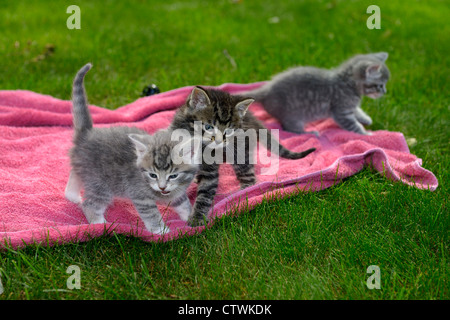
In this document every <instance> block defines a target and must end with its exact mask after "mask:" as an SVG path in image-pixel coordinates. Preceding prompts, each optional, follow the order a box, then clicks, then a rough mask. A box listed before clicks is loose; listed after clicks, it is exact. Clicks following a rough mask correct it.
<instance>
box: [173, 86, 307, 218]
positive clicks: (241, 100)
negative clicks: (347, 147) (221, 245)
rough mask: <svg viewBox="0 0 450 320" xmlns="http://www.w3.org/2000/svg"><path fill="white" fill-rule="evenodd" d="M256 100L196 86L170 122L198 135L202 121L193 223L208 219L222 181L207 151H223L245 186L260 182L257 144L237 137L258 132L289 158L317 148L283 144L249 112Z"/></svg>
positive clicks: (266, 142) (259, 136)
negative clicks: (256, 168)
mask: <svg viewBox="0 0 450 320" xmlns="http://www.w3.org/2000/svg"><path fill="white" fill-rule="evenodd" d="M253 101H254V100H253V99H249V98H246V97H243V96H234V95H230V94H229V93H227V92H224V91H220V90H213V89H204V88H202V87H195V88H194V89H193V90H192V92H191V94H190V96H189V97H188V98H187V100H186V103H185V104H184V105H183V106H181V107H180V108H179V109H178V111H177V112H176V114H175V117H174V119H173V121H172V123H171V125H170V129H171V130H177V129H180V130H182V129H184V130H186V131H188V132H189V133H190V134H191V135H193V134H196V129H195V126H196V123H200V124H201V129H200V133H201V135H202V151H203V152H202V153H203V155H204V157H203V158H202V163H201V167H200V170H199V172H198V174H197V182H198V183H199V185H198V188H197V198H196V200H195V203H194V208H193V213H192V216H191V217H190V218H189V221H188V222H189V224H190V225H192V226H195V225H199V224H202V223H204V221H205V220H206V218H207V214H208V211H209V209H210V208H211V206H212V203H213V201H214V197H215V195H216V190H217V187H218V183H219V165H220V163H217V162H212V163H208V162H207V161H205V154H207V153H208V152H209V151H210V150H212V151H211V152H212V153H218V152H223V160H224V162H229V161H232V167H233V169H234V172H235V173H236V177H237V179H238V180H239V182H240V185H241V188H242V189H243V188H246V187H248V186H251V185H253V184H255V183H256V177H255V172H254V166H253V164H252V163H251V159H252V153H253V150H254V148H255V147H256V145H254V144H253V145H252V143H251V142H248V143H247V142H246V143H245V145H244V144H240V143H231V142H232V141H233V139H235V140H234V141H236V140H239V141H241V142H242V141H244V139H247V137H246V136H245V134H246V133H249V132H250V133H252V132H254V134H255V140H256V139H257V140H259V141H261V142H264V143H265V144H266V148H267V149H268V150H271V151H273V152H275V153H277V154H278V155H280V156H281V157H283V158H287V159H300V158H303V157H306V156H307V155H308V154H310V153H311V152H313V151H314V150H315V148H311V149H308V150H305V151H303V152H292V151H290V150H288V149H286V148H285V147H284V146H282V145H281V144H280V143H279V142H278V140H277V139H275V138H274V137H273V136H272V135H271V134H270V131H269V130H267V129H266V128H265V127H264V126H263V125H262V123H261V122H260V121H259V120H257V119H256V118H255V117H254V116H253V114H252V113H251V112H250V111H248V107H249V106H250V104H251V103H252V102H253ZM261 135H264V137H262V136H261ZM261 138H263V139H261ZM248 140H250V139H248ZM234 141H233V142H234ZM230 149H231V150H230ZM229 153H231V154H232V156H233V158H232V159H228V154H229ZM219 154H220V153H219ZM230 158H231V156H230ZM227 160H228V161H227ZM222 163H223V162H222Z"/></svg>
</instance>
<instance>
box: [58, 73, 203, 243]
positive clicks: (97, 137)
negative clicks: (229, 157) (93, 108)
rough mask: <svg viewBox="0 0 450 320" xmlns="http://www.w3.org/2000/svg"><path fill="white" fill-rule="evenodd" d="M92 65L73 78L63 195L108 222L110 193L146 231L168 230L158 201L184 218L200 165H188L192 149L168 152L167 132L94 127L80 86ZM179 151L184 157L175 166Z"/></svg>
mask: <svg viewBox="0 0 450 320" xmlns="http://www.w3.org/2000/svg"><path fill="white" fill-rule="evenodd" d="M91 66H92V65H91V64H87V65H85V66H84V67H83V68H82V69H80V71H79V72H78V73H77V75H76V77H75V80H74V83H73V116H74V120H73V122H74V127H75V135H74V140H73V143H74V147H73V148H72V149H71V151H70V159H71V166H72V169H71V172H70V177H69V181H68V183H67V186H66V190H65V195H66V198H67V199H68V200H70V201H72V202H74V203H81V202H82V204H81V207H82V209H83V213H84V214H85V216H86V219H87V220H88V222H89V223H105V222H106V220H105V218H104V213H105V210H106V208H107V207H108V205H109V204H110V203H111V202H112V200H113V197H115V196H117V197H126V198H129V199H131V201H132V202H133V204H134V206H135V207H136V210H137V211H138V213H139V215H140V217H141V218H142V220H143V222H144V225H145V227H146V228H147V229H148V230H149V231H150V232H153V233H156V234H163V233H166V232H168V231H169V229H168V228H167V226H166V225H165V224H164V222H163V220H162V217H161V214H160V212H159V210H158V208H157V206H156V202H161V203H164V204H169V205H171V206H172V207H173V208H174V210H175V211H176V212H177V213H178V214H179V216H180V218H181V219H182V220H184V221H186V220H187V219H188V216H189V214H190V212H191V204H190V202H189V199H188V196H187V194H186V189H187V187H188V186H189V184H190V183H191V182H192V180H193V178H194V176H195V173H196V172H197V170H198V165H194V164H191V163H193V161H191V160H192V158H191V157H192V153H191V152H187V153H186V152H185V153H184V154H181V155H180V154H178V155H177V154H172V150H173V149H174V147H175V146H176V145H177V144H178V142H175V141H172V140H171V131H168V130H163V131H158V132H156V133H155V134H154V135H149V134H147V133H146V132H145V131H142V130H140V129H138V128H134V127H110V128H93V123H92V118H91V115H90V113H89V109H88V104H87V98H86V94H85V89H84V85H83V79H84V76H85V75H86V73H87V72H88V71H89V69H90V68H91ZM185 149H186V148H185ZM188 150H189V151H190V149H188ZM177 156H178V157H182V158H183V159H181V160H182V161H178V163H180V164H178V165H176V164H174V160H176V157H177ZM186 158H187V159H186ZM178 160H180V159H178ZM82 188H84V200H83V201H82V198H81V195H80V192H81V189H82Z"/></svg>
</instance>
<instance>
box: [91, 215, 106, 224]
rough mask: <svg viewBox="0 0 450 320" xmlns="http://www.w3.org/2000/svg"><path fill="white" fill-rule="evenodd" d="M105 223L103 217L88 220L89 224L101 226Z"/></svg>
mask: <svg viewBox="0 0 450 320" xmlns="http://www.w3.org/2000/svg"><path fill="white" fill-rule="evenodd" d="M103 223H106V219H105V217H95V218H92V219H90V221H89V224H103Z"/></svg>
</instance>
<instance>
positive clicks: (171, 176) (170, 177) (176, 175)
mask: <svg viewBox="0 0 450 320" xmlns="http://www.w3.org/2000/svg"><path fill="white" fill-rule="evenodd" d="M176 178H178V173H175V174H171V175H170V176H169V179H171V180H173V179H176Z"/></svg>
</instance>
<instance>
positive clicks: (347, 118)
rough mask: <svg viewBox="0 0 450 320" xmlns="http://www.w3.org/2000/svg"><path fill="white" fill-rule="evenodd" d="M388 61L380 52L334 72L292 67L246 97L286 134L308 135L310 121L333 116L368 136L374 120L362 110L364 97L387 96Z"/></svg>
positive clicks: (341, 123) (348, 63)
mask: <svg viewBox="0 0 450 320" xmlns="http://www.w3.org/2000/svg"><path fill="white" fill-rule="evenodd" d="M387 58H388V54H387V53H386V52H379V53H374V54H365V55H357V56H354V57H352V58H351V59H349V60H347V61H345V62H344V63H343V64H341V65H340V66H339V67H337V68H336V69H332V70H326V69H319V68H315V67H296V68H292V69H290V70H287V71H285V72H282V73H280V74H278V75H276V76H274V77H273V78H272V80H271V81H269V82H268V83H267V84H265V85H263V86H262V87H260V88H258V89H256V90H254V91H250V92H247V93H246V94H248V95H249V96H252V97H254V98H255V99H256V100H257V101H258V102H260V103H261V104H262V105H263V106H264V108H265V109H266V110H267V112H269V113H270V114H271V115H272V116H273V117H275V118H277V119H278V120H279V121H280V123H281V124H282V126H283V128H284V129H285V130H287V131H291V132H296V133H305V132H304V129H303V127H304V126H305V124H307V123H308V122H310V121H314V120H319V119H323V118H328V117H332V118H333V119H334V121H335V122H336V123H337V124H338V125H339V126H340V127H341V128H343V129H345V130H348V131H353V132H357V133H360V134H369V133H368V132H367V131H366V130H365V129H364V127H363V125H370V124H372V119H371V118H370V117H369V116H368V115H367V114H366V113H365V112H364V111H363V110H362V109H361V108H360V103H361V97H362V96H363V95H365V96H368V97H370V98H372V99H376V98H379V97H381V96H382V95H384V94H385V93H386V82H387V81H388V79H389V76H390V73H389V70H388V68H387V67H386V65H385V64H384V62H385V61H386V59H387ZM314 133H316V132H314ZM316 134H317V133H316Z"/></svg>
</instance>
